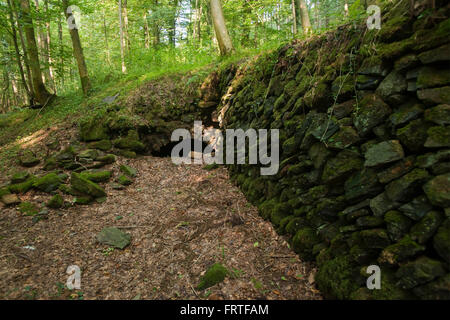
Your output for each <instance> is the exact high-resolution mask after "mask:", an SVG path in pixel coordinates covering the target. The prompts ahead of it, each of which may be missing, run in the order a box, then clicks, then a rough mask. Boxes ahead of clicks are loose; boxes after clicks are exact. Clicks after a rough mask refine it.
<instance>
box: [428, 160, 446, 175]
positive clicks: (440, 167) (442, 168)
mask: <svg viewBox="0 0 450 320" xmlns="http://www.w3.org/2000/svg"><path fill="white" fill-rule="evenodd" d="M431 172H432V173H433V174H434V175H436V176H439V175H441V174H446V173H450V162H441V163H437V164H435V165H434V166H433V167H432V168H431Z"/></svg>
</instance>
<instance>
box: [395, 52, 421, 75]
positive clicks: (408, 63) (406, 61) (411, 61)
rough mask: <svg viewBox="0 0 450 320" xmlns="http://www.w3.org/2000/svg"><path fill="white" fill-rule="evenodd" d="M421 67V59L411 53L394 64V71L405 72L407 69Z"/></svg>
mask: <svg viewBox="0 0 450 320" xmlns="http://www.w3.org/2000/svg"><path fill="white" fill-rule="evenodd" d="M418 65H419V58H418V57H417V56H416V55H415V54H413V53H411V54H407V55H406V56H403V57H401V58H399V59H397V60H396V61H395V63H394V69H395V70H396V71H399V72H401V71H405V70H407V69H411V68H414V67H416V66H418Z"/></svg>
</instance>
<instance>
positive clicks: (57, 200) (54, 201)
mask: <svg viewBox="0 0 450 320" xmlns="http://www.w3.org/2000/svg"><path fill="white" fill-rule="evenodd" d="M63 204H64V199H63V197H62V196H61V195H59V194H56V195H54V196H53V197H52V198H51V199H50V200H49V202H47V207H49V208H52V209H59V208H62V206H63Z"/></svg>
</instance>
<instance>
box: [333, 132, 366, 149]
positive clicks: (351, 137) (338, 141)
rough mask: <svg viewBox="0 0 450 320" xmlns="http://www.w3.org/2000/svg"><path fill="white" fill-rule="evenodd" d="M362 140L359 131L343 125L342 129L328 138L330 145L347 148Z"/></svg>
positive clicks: (335, 147) (336, 147)
mask: <svg viewBox="0 0 450 320" xmlns="http://www.w3.org/2000/svg"><path fill="white" fill-rule="evenodd" d="M359 140H360V138H359V135H358V133H357V132H356V131H355V129H353V128H352V127H341V129H340V130H339V131H338V132H337V133H335V134H334V135H333V136H331V137H330V138H329V139H328V142H327V144H328V147H330V148H334V149H340V150H342V149H345V148H348V147H350V146H351V145H353V144H355V143H357V142H358V141H359Z"/></svg>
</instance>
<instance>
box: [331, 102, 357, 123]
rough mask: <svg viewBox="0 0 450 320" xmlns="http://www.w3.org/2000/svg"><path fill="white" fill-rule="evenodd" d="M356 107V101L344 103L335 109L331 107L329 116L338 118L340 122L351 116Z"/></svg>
mask: <svg viewBox="0 0 450 320" xmlns="http://www.w3.org/2000/svg"><path fill="white" fill-rule="evenodd" d="M355 106H356V100H354V99H353V100H348V101H345V102H342V103H340V104H337V105H335V106H333V107H330V108H329V109H328V114H332V115H333V116H335V117H336V119H338V120H340V119H342V118H345V117H347V116H348V115H350V114H351V113H352V112H353V110H354V109H355Z"/></svg>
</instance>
